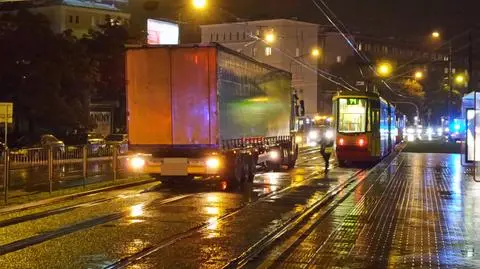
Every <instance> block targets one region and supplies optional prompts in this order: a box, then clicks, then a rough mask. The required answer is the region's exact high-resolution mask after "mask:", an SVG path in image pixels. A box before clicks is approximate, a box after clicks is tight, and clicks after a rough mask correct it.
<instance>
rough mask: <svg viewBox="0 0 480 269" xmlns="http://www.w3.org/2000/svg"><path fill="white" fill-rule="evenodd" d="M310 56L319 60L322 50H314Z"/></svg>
mask: <svg viewBox="0 0 480 269" xmlns="http://www.w3.org/2000/svg"><path fill="white" fill-rule="evenodd" d="M310 55H312V56H313V57H315V58H317V57H319V56H320V49H319V48H313V49H312V51H311V52H310Z"/></svg>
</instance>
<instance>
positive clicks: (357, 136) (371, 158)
mask: <svg viewBox="0 0 480 269" xmlns="http://www.w3.org/2000/svg"><path fill="white" fill-rule="evenodd" d="M333 115H334V119H335V120H334V128H335V130H336V142H335V151H336V155H337V159H338V162H339V164H340V165H341V166H342V165H345V164H346V163H350V162H376V161H379V160H380V159H382V158H383V157H385V156H387V155H388V154H389V153H390V152H391V151H392V150H393V149H394V147H395V145H396V144H397V143H399V142H400V141H401V139H400V138H399V137H400V136H401V132H399V129H398V125H402V124H404V122H403V120H404V119H405V117H404V116H403V115H401V114H400V119H399V120H397V116H398V115H399V114H398V113H397V111H396V108H395V106H393V105H392V104H391V103H389V102H388V101H386V100H385V99H383V98H382V97H380V96H379V95H378V94H376V93H371V92H358V93H356V92H355V93H342V92H341V93H339V94H337V95H336V96H334V97H333Z"/></svg>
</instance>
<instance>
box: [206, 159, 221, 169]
mask: <svg viewBox="0 0 480 269" xmlns="http://www.w3.org/2000/svg"><path fill="white" fill-rule="evenodd" d="M205 163H206V165H207V167H208V168H210V169H218V168H219V167H220V160H219V159H218V158H217V157H209V158H208V159H207V161H206V162H205Z"/></svg>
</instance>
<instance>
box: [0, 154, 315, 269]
mask: <svg viewBox="0 0 480 269" xmlns="http://www.w3.org/2000/svg"><path fill="white" fill-rule="evenodd" d="M310 152H315V150H311V151H310ZM303 154H305V153H302V155H303ZM318 174H320V172H318V171H314V172H311V173H309V174H307V175H306V176H305V180H304V181H303V182H308V181H310V180H312V179H313V178H315V176H317V175H318ZM299 184H301V183H299ZM254 185H258V184H254ZM260 185H261V184H260ZM296 185H298V184H294V185H290V186H287V187H285V188H282V189H279V190H275V191H271V192H268V193H265V194H263V195H261V196H260V198H259V199H258V200H256V201H254V202H251V203H247V204H244V205H242V206H240V207H238V208H236V209H234V210H233V211H232V212H230V213H228V214H226V215H223V216H220V217H218V218H217V219H216V221H223V220H225V219H227V218H229V217H231V216H233V215H235V214H237V213H238V212H240V211H241V210H242V209H243V208H245V207H249V206H254V205H255V204H257V203H259V202H261V201H263V200H265V199H269V198H270V197H272V196H274V195H278V194H280V193H282V192H285V191H287V190H289V189H291V188H293V187H295V186H296ZM147 191H148V190H147ZM143 192H145V190H143V191H140V192H139V193H143ZM204 194H205V193H204V192H197V193H192V194H182V195H176V196H173V197H169V198H166V199H164V200H162V201H161V202H160V205H165V204H171V203H174V202H177V201H180V200H184V199H187V198H193V197H198V196H201V195H204ZM116 199H119V196H114V197H108V198H100V199H95V200H93V201H88V202H83V203H79V204H74V205H70V206H64V207H60V208H54V209H50V210H45V211H41V212H36V213H33V214H28V215H24V216H19V217H14V218H10V219H5V220H2V221H0V228H4V227H8V226H11V225H16V224H22V223H27V222H29V221H34V220H38V219H42V218H46V217H50V216H54V215H59V214H63V213H68V212H72V211H74V210H77V209H81V208H88V207H92V206H98V205H101V204H103V203H108V202H111V201H113V200H116ZM129 214H130V210H124V211H121V212H115V213H111V214H107V215H103V216H99V217H96V218H92V219H86V220H85V219H84V220H80V221H79V222H76V223H73V224H70V225H67V226H64V227H61V228H58V229H55V230H52V231H47V232H43V233H41V234H37V235H32V236H29V237H26V238H22V239H19V240H16V241H13V242H9V243H6V244H4V245H0V255H4V254H7V253H10V252H14V251H17V250H21V249H24V248H28V247H31V246H34V245H37V244H40V243H43V242H46V241H49V240H52V239H55V238H58V237H61V236H65V235H68V234H71V233H74V232H78V231H81V230H85V229H89V228H93V227H95V226H98V225H102V224H105V223H107V222H111V221H115V220H119V219H121V218H124V217H128V215H129ZM210 224H211V223H209V222H208V221H206V222H203V223H200V224H199V225H197V226H196V227H194V228H192V229H189V230H187V231H185V232H182V233H178V234H176V235H174V236H172V237H169V238H166V239H165V240H162V242H160V243H159V244H156V245H155V246H149V247H147V248H146V249H144V250H142V251H141V252H139V253H137V254H135V255H132V257H131V258H130V259H127V260H122V261H119V262H117V263H115V264H113V265H111V266H110V267H109V268H122V267H123V266H124V264H127V265H128V264H130V263H131V262H133V261H135V260H138V259H140V258H142V257H145V256H147V255H150V254H152V253H154V252H156V251H158V250H160V249H163V248H165V247H167V246H169V245H172V244H174V243H175V242H177V241H179V240H181V239H183V238H186V237H188V236H190V235H192V234H194V233H197V232H201V231H203V230H204V229H205V228H207V227H208V226H209V225H210Z"/></svg>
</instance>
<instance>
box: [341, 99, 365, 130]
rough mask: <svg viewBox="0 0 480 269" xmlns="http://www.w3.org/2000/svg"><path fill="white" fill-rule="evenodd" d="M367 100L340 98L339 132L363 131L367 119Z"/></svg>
mask: <svg viewBox="0 0 480 269" xmlns="http://www.w3.org/2000/svg"><path fill="white" fill-rule="evenodd" d="M366 112H367V100H366V99H360V98H341V99H339V106H338V114H339V115H338V116H339V117H338V131H339V132H341V133H362V132H365V127H366V125H367V124H366V120H367V113H366Z"/></svg>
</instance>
